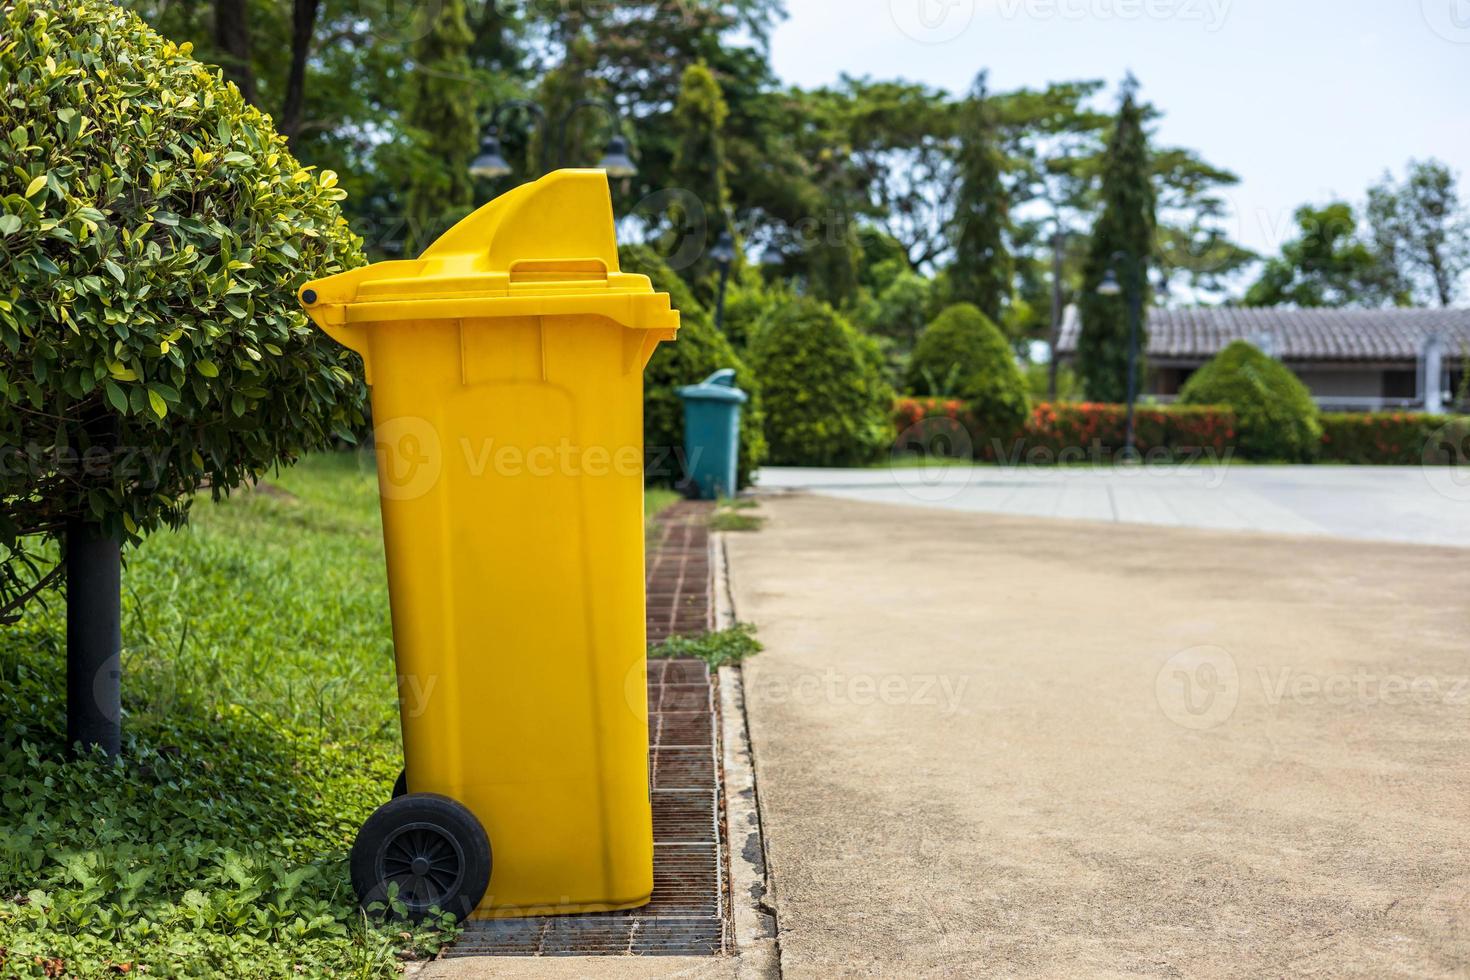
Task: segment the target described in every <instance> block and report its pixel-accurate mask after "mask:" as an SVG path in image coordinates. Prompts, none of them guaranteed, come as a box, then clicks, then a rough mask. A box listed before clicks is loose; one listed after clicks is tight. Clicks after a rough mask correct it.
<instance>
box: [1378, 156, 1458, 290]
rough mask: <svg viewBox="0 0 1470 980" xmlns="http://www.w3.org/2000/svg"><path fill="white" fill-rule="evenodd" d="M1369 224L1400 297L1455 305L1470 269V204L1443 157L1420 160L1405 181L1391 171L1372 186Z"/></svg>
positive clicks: (1394, 287) (1411, 168) (1387, 271)
mask: <svg viewBox="0 0 1470 980" xmlns="http://www.w3.org/2000/svg"><path fill="white" fill-rule="evenodd" d="M1368 223H1369V225H1370V227H1371V228H1372V229H1373V237H1374V242H1375V245H1376V248H1377V252H1378V257H1379V261H1380V262H1382V263H1383V264H1384V266H1385V267H1386V269H1385V272H1386V274H1387V276H1388V277H1389V278H1390V280H1391V282H1392V283H1393V287H1392V291H1393V292H1394V293H1395V294H1396V295H1411V296H1414V297H1416V298H1421V299H1423V300H1427V301H1431V302H1437V303H1438V304H1439V305H1440V306H1449V305H1451V304H1452V303H1453V302H1454V301H1455V298H1456V296H1458V295H1459V292H1460V287H1461V280H1462V278H1463V276H1464V274H1465V272H1466V271H1467V270H1470V208H1467V207H1466V205H1465V204H1464V203H1463V202H1461V200H1460V191H1459V180H1458V178H1457V177H1456V175H1455V173H1454V171H1452V170H1451V169H1450V168H1449V167H1447V166H1445V165H1444V164H1443V163H1440V162H1439V161H1438V160H1414V161H1411V162H1410V163H1409V173H1408V176H1407V177H1406V178H1405V180H1404V181H1403V183H1402V184H1396V183H1395V182H1394V180H1393V178H1392V177H1391V176H1389V175H1387V174H1385V175H1384V177H1383V179H1382V180H1381V181H1379V182H1378V183H1377V184H1375V185H1374V186H1372V187H1370V188H1369V189H1368Z"/></svg>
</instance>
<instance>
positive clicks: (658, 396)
mask: <svg viewBox="0 0 1470 980" xmlns="http://www.w3.org/2000/svg"><path fill="white" fill-rule="evenodd" d="M618 256H619V263H620V264H621V265H622V268H623V271H624V272H637V273H640V274H642V275H645V276H648V277H649V278H650V279H652V280H653V285H654V288H655V289H660V290H663V291H664V292H667V293H668V294H669V299H670V302H671V303H672V304H673V307H674V309H676V310H678V311H679V339H678V340H676V341H674V342H673V343H671V344H659V346H658V350H656V351H654V353H653V358H652V359H651V360H649V362H648V367H647V368H646V369H645V370H644V372H643V443H644V446H645V447H646V448H647V450H648V460H647V461H648V479H649V481H650V482H654V483H665V484H673V483H678V482H680V481H681V480H683V478H684V476H685V474H684V472H683V470H682V467H681V466H680V465H679V461H680V460H682V459H683V456H682V453H683V451H684V403H683V401H682V400H681V399H680V398H679V396H678V394H677V389H679V388H681V387H683V386H684V385H690V384H696V383H698V382H700V381H703V380H704V379H705V378H707V377H709V376H710V374H712V373H714V372H715V371H718V370H719V369H720V368H734V369H735V383H736V384H737V385H738V386H739V387H740V388H741V389H742V390H743V391H745V392H746V394H748V395H749V396H750V401H748V402H746V403H745V407H744V410H743V411H742V413H741V419H740V460H739V472H738V479H739V482H740V485H741V486H748V485H749V484H750V477H751V474H752V473H753V472H754V471H755V469H756V468H757V467H759V466H760V464H761V461H762V460H763V459H765V455H766V438H765V434H764V431H763V428H764V422H765V420H764V417H763V414H762V409H761V404H762V403H761V382H760V376H759V375H758V374H757V373H756V372H754V371H752V370H751V369H750V366H749V365H748V364H747V363H746V361H745V359H744V358H742V357H740V355H738V354H736V353H735V350H734V348H733V347H731V346H730V342H729V341H728V340H726V339H725V338H724V337H723V336H721V335H720V333H719V332H718V331H716V330H715V328H714V324H713V323H712V322H711V320H710V314H709V312H708V311H707V310H705V308H704V307H703V306H701V305H700V303H699V301H698V300H697V299H695V298H694V292H693V290H691V289H690V288H689V286H688V284H686V283H685V282H684V280H683V279H682V278H680V277H679V276H678V275H676V274H675V273H674V272H673V271H672V270H671V269H669V267H668V265H667V264H666V263H665V262H664V260H663V259H662V258H661V257H660V256H659V254H658V253H657V252H655V251H654V250H653V249H651V248H649V247H648V246H646V245H624V246H622V247H621V248H619V249H618Z"/></svg>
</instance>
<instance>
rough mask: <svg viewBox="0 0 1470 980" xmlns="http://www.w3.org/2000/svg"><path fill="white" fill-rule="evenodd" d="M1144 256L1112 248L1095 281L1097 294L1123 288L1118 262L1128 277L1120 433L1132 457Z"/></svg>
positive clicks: (1114, 293)
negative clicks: (1125, 376) (1124, 402)
mask: <svg viewBox="0 0 1470 980" xmlns="http://www.w3.org/2000/svg"><path fill="white" fill-rule="evenodd" d="M1143 263H1144V259H1143V258H1142V257H1135V256H1132V255H1129V254H1128V253H1126V252H1114V253H1113V258H1112V262H1111V264H1110V265H1109V267H1108V269H1107V271H1106V272H1104V273H1103V277H1102V282H1100V283H1098V284H1097V291H1098V294H1099V295H1101V296H1118V295H1120V294H1121V293H1122V292H1123V290H1124V286H1122V285H1121V284H1120V283H1119V282H1118V276H1117V273H1116V271H1115V270H1116V269H1117V268H1118V267H1119V266H1122V267H1123V268H1124V269H1125V270H1126V274H1127V277H1128V285H1127V287H1126V288H1127V290H1128V422H1127V428H1126V429H1125V434H1124V437H1123V441H1124V447H1123V454H1124V456H1125V458H1127V459H1130V460H1131V459H1133V458H1134V457H1135V456H1136V455H1137V450H1136V449H1135V448H1134V444H1133V403H1134V402H1135V401H1136V400H1137V398H1138V333H1139V329H1140V326H1141V324H1142V322H1143V277H1144V268H1143Z"/></svg>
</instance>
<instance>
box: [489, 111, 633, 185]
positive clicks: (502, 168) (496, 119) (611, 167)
mask: <svg viewBox="0 0 1470 980" xmlns="http://www.w3.org/2000/svg"><path fill="white" fill-rule="evenodd" d="M585 109H597V110H598V111H600V112H602V113H603V114H604V115H606V116H607V119H608V122H609V123H610V124H611V128H612V133H611V135H610V136H609V137H608V141H607V145H606V146H605V147H603V150H602V159H601V160H599V161H598V162H597V166H598V168H599V169H601V170H606V171H607V175H608V176H609V177H632V176H634V175H635V174H637V173H638V165H637V164H635V163H634V162H633V158H632V157H630V156H629V155H628V141H627V140H626V139H624V138H623V134H622V129H623V121H622V117H620V116H619V115H618V112H617V110H616V109H615V108H613V106H612V104H611V103H608V102H604V101H602V100H601V99H579V100H578V101H576V102H573V103H572V105H571V107H570V108H568V109H567V111H566V113H565V114H564V115H563V116H562V117H561V119H559V120H558V121H557V125H556V136H557V147H556V164H557V166H565V165H566V157H567V133H568V130H569V129H570V127H571V122H572V117H573V116H575V115H576V114H577V113H579V112H581V111H583V110H585ZM514 112H524V113H525V114H526V115H528V116H530V117H531V118H532V129H533V130H534V129H535V128H537V127H539V128H540V130H541V135H542V140H541V159H540V160H539V161H536V166H537V168H538V169H539V170H540V171H541V172H542V173H547V172H549V171H550V170H551V165H550V159H549V158H550V157H551V140H550V138H549V135H550V134H549V132H548V126H547V118H546V110H544V109H542V108H541V106H539V105H537V104H536V103H535V102H532V101H530V100H528V99H512V100H511V101H509V102H503V103H501V104H500V105H499V106H496V108H495V111H494V112H492V113H491V114H490V123H489V125H487V126H486V127H485V132H484V134H483V135H482V136H481V138H480V152H479V154H478V155H477V156H476V157H475V159H474V161H473V162H471V163H470V175H471V176H473V177H485V178H488V179H495V178H499V177H508V176H510V174H511V173H513V169H512V167H511V165H510V162H509V161H508V160H506V159H505V154H504V152H503V151H502V149H501V146H500V133H501V132H502V131H503V129H504V124H505V122H506V121H507V119H508V118H509V115H510V114H511V113H514Z"/></svg>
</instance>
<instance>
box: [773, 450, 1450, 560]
mask: <svg viewBox="0 0 1470 980" xmlns="http://www.w3.org/2000/svg"><path fill="white" fill-rule="evenodd" d="M759 482H760V486H761V488H762V489H765V490H808V491H811V492H812V493H819V494H822V495H824V496H830V497H840V498H843V499H847V500H863V501H868V502H870V503H888V504H903V505H906V506H911V507H912V506H922V507H935V508H939V509H943V510H959V511H970V512H981V513H989V514H1009V515H1012V516H1016V517H1060V518H1069V519H1076V520H1091V521H1115V522H1118V523H1121V524H1160V525H1164V526H1167V527H1197V528H1208V529H1212V530H1221V531H1265V532H1269V533H1273V534H1309V535H1328V536H1332V537H1345V538H1361V539H1363V540H1367V541H1403V542H1408V543H1413V544H1437V545H1452V546H1456V547H1462V548H1464V547H1470V467H1464V466H1459V467H1449V466H1438V467H1418V466H1326V465H1323V466H1251V465H1228V466H1227V465H1218V464H1210V463H1206V462H1200V463H1193V464H1188V465H1185V464H1146V465H1141V466H992V465H980V466H928V467H893V468H879V469H867V470H864V469H845V470H837V469H808V468H800V467H765V468H763V469H762V470H761V471H760V477H759Z"/></svg>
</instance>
